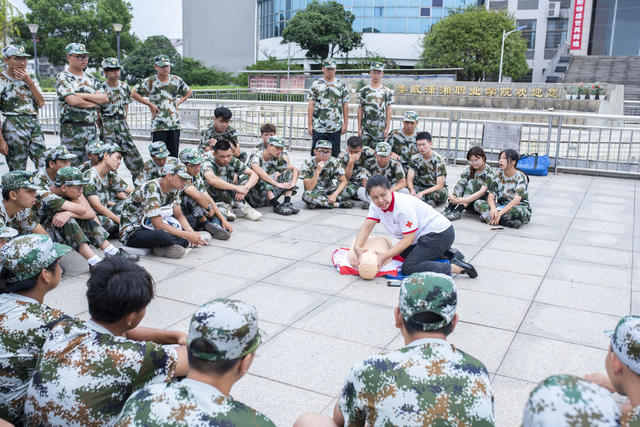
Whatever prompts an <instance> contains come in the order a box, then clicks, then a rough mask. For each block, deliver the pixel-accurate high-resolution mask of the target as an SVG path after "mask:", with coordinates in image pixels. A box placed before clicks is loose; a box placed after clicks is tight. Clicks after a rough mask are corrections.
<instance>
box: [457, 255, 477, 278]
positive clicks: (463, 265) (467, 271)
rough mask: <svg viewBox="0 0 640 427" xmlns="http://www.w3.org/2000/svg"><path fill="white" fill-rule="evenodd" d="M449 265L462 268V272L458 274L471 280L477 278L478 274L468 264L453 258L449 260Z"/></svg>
mask: <svg viewBox="0 0 640 427" xmlns="http://www.w3.org/2000/svg"><path fill="white" fill-rule="evenodd" d="M451 264H453V265H457V266H458V267H460V268H462V271H461V272H460V273H463V274H466V275H467V276H469V277H471V278H472V279H475V278H476V277H478V272H477V271H476V269H475V267H474V266H473V265H471V264H469V263H468V262H464V261H462V260H461V259H458V258H456V257H453V259H451Z"/></svg>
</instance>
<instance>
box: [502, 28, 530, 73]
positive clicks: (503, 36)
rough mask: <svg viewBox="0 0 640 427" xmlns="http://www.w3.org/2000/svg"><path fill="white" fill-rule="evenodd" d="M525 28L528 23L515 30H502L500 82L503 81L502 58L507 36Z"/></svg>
mask: <svg viewBox="0 0 640 427" xmlns="http://www.w3.org/2000/svg"><path fill="white" fill-rule="evenodd" d="M525 28H527V26H526V25H522V26H520V27H518V28H516V29H515V30H511V31H508V32H506V33H505V31H504V30H502V47H501V48H500V74H499V76H498V83H502V60H503V58H504V41H505V40H506V39H507V37H509V35H510V34H511V33H515V32H516V31H520V30H524V29H525Z"/></svg>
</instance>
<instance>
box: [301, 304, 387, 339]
mask: <svg viewBox="0 0 640 427" xmlns="http://www.w3.org/2000/svg"><path fill="white" fill-rule="evenodd" d="M293 326H294V327H296V328H299V329H304V330H308V331H312V332H318V333H320V334H324V335H329V336H332V337H337V338H341V339H344V340H348V341H355V342H358V343H360V344H365V345H373V346H376V347H384V346H385V344H387V343H388V342H389V341H390V340H392V339H393V337H394V336H395V335H396V334H397V333H398V329H397V328H396V327H395V321H394V309H393V308H390V307H382V306H379V305H374V304H370V303H366V302H360V301H355V300H351V299H344V298H340V297H336V298H331V299H329V300H327V301H325V302H324V303H323V304H322V305H321V306H319V307H317V308H316V309H315V310H313V311H312V312H311V313H309V314H308V315H307V316H305V317H303V318H302V319H300V320H298V321H297V322H296V323H295V324H294V325H293Z"/></svg>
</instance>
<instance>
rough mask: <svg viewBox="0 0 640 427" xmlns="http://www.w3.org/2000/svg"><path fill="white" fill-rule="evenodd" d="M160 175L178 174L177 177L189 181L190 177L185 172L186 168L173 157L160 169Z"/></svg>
mask: <svg viewBox="0 0 640 427" xmlns="http://www.w3.org/2000/svg"><path fill="white" fill-rule="evenodd" d="M162 173H163V175H168V174H178V176H180V177H181V178H184V179H186V180H190V179H191V175H189V172H187V167H186V166H185V165H184V164H182V163H180V160H178V159H176V158H175V157H169V158H168V159H167V163H165V164H164V167H163V168H162Z"/></svg>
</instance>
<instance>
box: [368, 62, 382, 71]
mask: <svg viewBox="0 0 640 427" xmlns="http://www.w3.org/2000/svg"><path fill="white" fill-rule="evenodd" d="M369 70H377V71H384V64H383V63H382V62H372V63H371V66H370V67H369Z"/></svg>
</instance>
